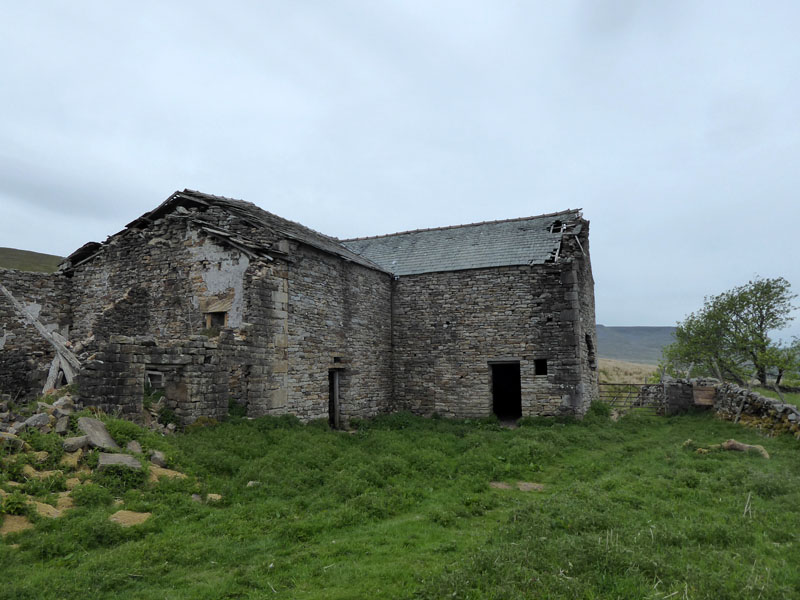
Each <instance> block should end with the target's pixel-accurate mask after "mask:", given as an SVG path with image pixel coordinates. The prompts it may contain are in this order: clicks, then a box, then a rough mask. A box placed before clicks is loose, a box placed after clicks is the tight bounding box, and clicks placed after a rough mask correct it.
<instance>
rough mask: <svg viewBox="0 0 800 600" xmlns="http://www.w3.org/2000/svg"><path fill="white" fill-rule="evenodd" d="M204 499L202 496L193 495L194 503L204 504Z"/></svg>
mask: <svg viewBox="0 0 800 600" xmlns="http://www.w3.org/2000/svg"><path fill="white" fill-rule="evenodd" d="M202 501H203V497H202V496H201V495H200V494H192V502H202Z"/></svg>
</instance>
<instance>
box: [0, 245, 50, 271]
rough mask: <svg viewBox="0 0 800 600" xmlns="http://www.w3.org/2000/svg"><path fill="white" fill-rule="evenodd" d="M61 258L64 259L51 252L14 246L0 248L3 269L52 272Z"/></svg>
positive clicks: (0, 265)
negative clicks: (43, 252) (18, 248)
mask: <svg viewBox="0 0 800 600" xmlns="http://www.w3.org/2000/svg"><path fill="white" fill-rule="evenodd" d="M62 260H64V259H63V258H62V257H61V256H55V255H53V254H42V253H41V252H30V251H29V250H17V249H16V248H0V267H2V268H4V269H18V270H20V271H38V272H41V273H52V272H53V271H55V270H56V268H58V263H60V262H61V261H62Z"/></svg>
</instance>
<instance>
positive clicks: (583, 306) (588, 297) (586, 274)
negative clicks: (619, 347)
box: [562, 222, 599, 413]
mask: <svg viewBox="0 0 800 600" xmlns="http://www.w3.org/2000/svg"><path fill="white" fill-rule="evenodd" d="M564 246H565V247H564V248H562V251H564V252H565V253H566V254H567V255H568V256H572V257H573V258H572V272H573V273H574V274H575V275H574V280H575V281H574V286H575V289H574V290H572V291H570V292H569V297H570V301H571V302H572V303H573V305H576V306H577V309H578V320H577V321H576V322H575V324H574V327H575V344H576V346H577V348H578V352H579V357H580V360H579V365H578V368H579V370H580V378H581V383H580V385H581V390H580V393H581V395H582V397H583V401H582V402H581V410H580V412H582V413H585V411H586V410H588V408H589V406H590V405H591V403H592V402H593V401H594V400H596V399H597V397H598V395H599V392H598V383H599V372H598V362H597V361H598V356H597V330H596V325H595V322H596V321H595V311H594V277H593V276H592V266H591V261H590V258H589V223H588V222H585V223H584V226H583V229H582V231H581V233H580V234H579V236H578V237H577V238H575V237H574V236H572V237H570V236H566V239H565V241H564ZM569 279H573V278H572V277H569Z"/></svg>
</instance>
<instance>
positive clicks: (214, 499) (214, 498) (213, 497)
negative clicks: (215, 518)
mask: <svg viewBox="0 0 800 600" xmlns="http://www.w3.org/2000/svg"><path fill="white" fill-rule="evenodd" d="M220 500H222V495H221V494H206V502H219V501H220Z"/></svg>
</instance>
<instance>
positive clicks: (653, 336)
mask: <svg viewBox="0 0 800 600" xmlns="http://www.w3.org/2000/svg"><path fill="white" fill-rule="evenodd" d="M674 331H675V328H674V327H606V326H605V325H598V326H597V354H598V355H599V356H600V357H601V358H612V359H615V360H624V361H628V362H634V363H642V364H647V365H654V364H656V363H658V360H659V359H660V358H661V349H662V348H663V347H664V346H666V345H667V344H671V343H672V342H673V341H674V340H673V338H672V333H673V332H674Z"/></svg>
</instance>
